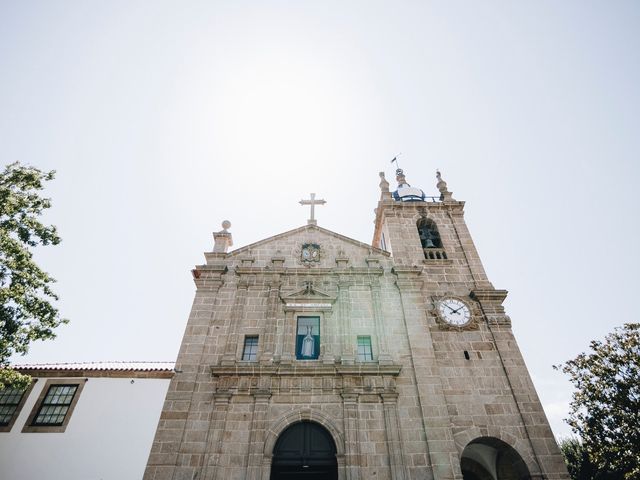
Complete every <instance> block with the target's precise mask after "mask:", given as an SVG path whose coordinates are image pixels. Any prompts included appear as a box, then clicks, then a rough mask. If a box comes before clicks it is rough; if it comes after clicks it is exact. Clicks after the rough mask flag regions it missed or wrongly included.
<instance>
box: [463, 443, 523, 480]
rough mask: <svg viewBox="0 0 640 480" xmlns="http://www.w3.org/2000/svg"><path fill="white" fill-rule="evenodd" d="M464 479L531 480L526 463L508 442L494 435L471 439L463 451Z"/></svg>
mask: <svg viewBox="0 0 640 480" xmlns="http://www.w3.org/2000/svg"><path fill="white" fill-rule="evenodd" d="M460 468H461V469H462V476H463V478H464V480H529V479H530V478H531V474H530V473H529V469H528V468H527V465H526V463H525V462H524V460H523V459H522V457H521V456H520V454H519V453H518V452H517V451H516V449H515V448H513V447H512V446H511V445H509V444H508V443H505V442H503V441H502V440H499V439H497V438H493V437H481V438H476V439H475V440H473V441H471V442H470V443H469V444H468V445H467V446H466V447H465V449H464V450H463V451H462V457H461V458H460Z"/></svg>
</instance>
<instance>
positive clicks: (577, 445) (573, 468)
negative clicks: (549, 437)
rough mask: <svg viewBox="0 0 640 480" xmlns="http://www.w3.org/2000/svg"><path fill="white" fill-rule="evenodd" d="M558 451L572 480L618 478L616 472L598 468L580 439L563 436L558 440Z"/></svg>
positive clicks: (609, 479) (615, 479)
mask: <svg viewBox="0 0 640 480" xmlns="http://www.w3.org/2000/svg"><path fill="white" fill-rule="evenodd" d="M559 446H560V451H561V452H562V456H563V457H564V461H565V462H566V464H567V470H569V475H570V476H571V478H572V479H573V480H618V479H619V478H620V475H619V474H618V473H617V472H608V471H603V470H602V469H599V468H598V466H597V465H595V464H594V463H593V462H592V461H591V459H590V458H589V454H588V453H587V450H586V449H585V448H584V445H583V444H582V442H581V441H580V439H578V438H576V437H570V438H563V439H561V440H560V441H559Z"/></svg>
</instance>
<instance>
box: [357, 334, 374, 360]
mask: <svg viewBox="0 0 640 480" xmlns="http://www.w3.org/2000/svg"><path fill="white" fill-rule="evenodd" d="M372 360H373V351H372V350H371V337H358V361H360V362H370V361H372Z"/></svg>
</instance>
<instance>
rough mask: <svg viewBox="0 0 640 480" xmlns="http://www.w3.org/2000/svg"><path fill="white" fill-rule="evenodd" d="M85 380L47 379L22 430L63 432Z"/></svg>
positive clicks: (24, 431)
mask: <svg viewBox="0 0 640 480" xmlns="http://www.w3.org/2000/svg"><path fill="white" fill-rule="evenodd" d="M86 381H87V379H77V378H75V379H62V378H56V379H50V380H48V381H47V383H46V384H45V386H44V387H43V389H42V391H41V392H40V396H39V397H38V400H37V401H36V403H35V405H34V406H33V409H32V410H31V414H30V415H29V419H28V420H27V423H26V424H25V426H24V427H23V429H22V432H23V433H26V432H51V433H54V432H56V433H60V432H64V431H65V430H66V428H67V425H68V424H69V420H70V418H71V415H72V413H73V410H74V408H75V406H76V404H77V403H78V398H79V397H80V393H81V392H82V389H83V388H84V384H85V383H86Z"/></svg>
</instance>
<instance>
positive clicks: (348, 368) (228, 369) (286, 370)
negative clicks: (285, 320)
mask: <svg viewBox="0 0 640 480" xmlns="http://www.w3.org/2000/svg"><path fill="white" fill-rule="evenodd" d="M400 370H402V366H401V365H398V364H393V365H378V364H376V363H362V364H354V365H335V364H334V365H327V364H322V363H314V364H311V365H309V364H287V365H260V364H253V363H251V364H250V363H236V364H235V365H229V366H226V365H225V366H223V365H212V366H211V374H212V375H213V376H214V377H238V376H251V377H257V376H285V375H286V376H324V375H331V376H334V375H341V376H345V375H356V376H361V375H376V376H379V375H391V376H394V377H396V376H398V375H399V374H400Z"/></svg>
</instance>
